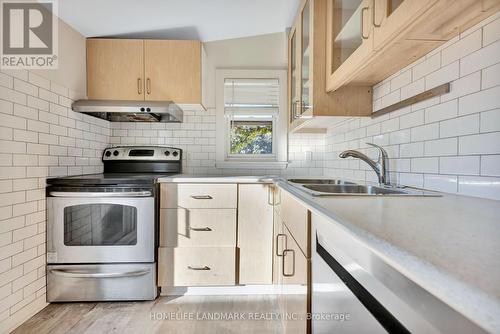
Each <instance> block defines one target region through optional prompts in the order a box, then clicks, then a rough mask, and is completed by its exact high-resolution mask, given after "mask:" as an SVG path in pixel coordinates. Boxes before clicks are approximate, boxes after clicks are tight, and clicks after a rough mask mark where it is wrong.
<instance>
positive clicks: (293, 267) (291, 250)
mask: <svg viewBox="0 0 500 334" xmlns="http://www.w3.org/2000/svg"><path fill="white" fill-rule="evenodd" d="M288 253H292V259H293V260H292V272H291V273H290V274H287V273H285V259H286V254H288ZM281 264H282V267H281V273H282V274H283V276H284V277H292V276H294V275H295V251H294V250H293V249H285V250H284V251H283V261H282V262H281Z"/></svg>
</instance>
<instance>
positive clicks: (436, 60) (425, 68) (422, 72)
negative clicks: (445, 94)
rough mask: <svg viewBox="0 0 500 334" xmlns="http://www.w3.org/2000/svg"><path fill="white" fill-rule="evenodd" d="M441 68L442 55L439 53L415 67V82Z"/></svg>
mask: <svg viewBox="0 0 500 334" xmlns="http://www.w3.org/2000/svg"><path fill="white" fill-rule="evenodd" d="M440 67H441V54H440V53H437V54H435V55H433V56H432V57H430V58H428V59H426V60H425V61H423V62H421V63H419V64H417V65H415V66H414V67H413V69H412V70H413V80H417V79H420V78H422V77H424V76H426V75H427V74H429V73H432V72H434V71H437V70H438V69H439V68H440Z"/></svg>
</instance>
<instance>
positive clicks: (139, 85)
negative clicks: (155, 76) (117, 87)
mask: <svg viewBox="0 0 500 334" xmlns="http://www.w3.org/2000/svg"><path fill="white" fill-rule="evenodd" d="M141 83H142V80H141V78H137V94H139V95H141V94H142V84H141Z"/></svg>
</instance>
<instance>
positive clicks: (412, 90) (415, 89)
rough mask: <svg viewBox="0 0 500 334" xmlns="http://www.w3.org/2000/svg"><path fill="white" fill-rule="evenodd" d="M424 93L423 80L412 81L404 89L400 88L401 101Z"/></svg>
mask: <svg viewBox="0 0 500 334" xmlns="http://www.w3.org/2000/svg"><path fill="white" fill-rule="evenodd" d="M424 91H425V78H421V79H420V80H417V81H414V82H412V83H410V84H408V85H406V86H404V87H401V100H405V99H407V98H409V97H412V96H415V95H417V94H420V93H423V92H424Z"/></svg>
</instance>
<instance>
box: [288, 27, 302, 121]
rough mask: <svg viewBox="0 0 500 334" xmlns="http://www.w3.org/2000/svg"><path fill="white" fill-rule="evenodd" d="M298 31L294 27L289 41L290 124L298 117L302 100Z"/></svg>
mask: <svg viewBox="0 0 500 334" xmlns="http://www.w3.org/2000/svg"><path fill="white" fill-rule="evenodd" d="M297 44H298V43H297V29H296V28H295V27H292V30H290V37H289V39H288V73H289V76H288V99H289V101H288V108H289V110H290V112H289V115H290V123H292V122H293V120H294V119H295V118H296V117H297V114H298V105H299V103H300V98H299V96H298V92H299V89H298V73H297V71H298V61H297V59H298V57H297Z"/></svg>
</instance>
